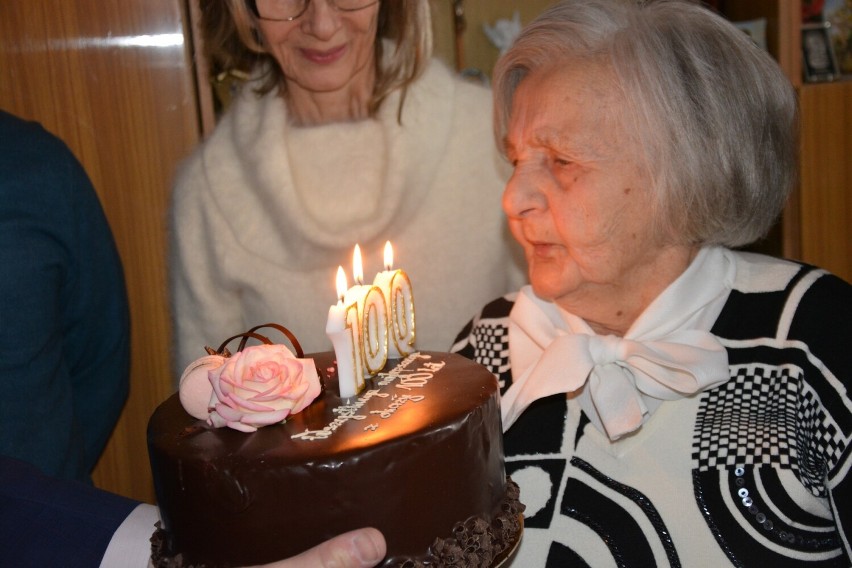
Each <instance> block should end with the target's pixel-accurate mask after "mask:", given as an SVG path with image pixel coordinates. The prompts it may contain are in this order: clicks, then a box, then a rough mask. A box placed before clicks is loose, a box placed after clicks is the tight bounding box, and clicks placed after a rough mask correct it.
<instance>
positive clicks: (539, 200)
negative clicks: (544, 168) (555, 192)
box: [503, 168, 547, 217]
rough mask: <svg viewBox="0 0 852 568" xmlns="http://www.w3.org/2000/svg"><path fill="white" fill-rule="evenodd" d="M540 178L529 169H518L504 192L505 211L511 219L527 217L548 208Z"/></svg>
mask: <svg viewBox="0 0 852 568" xmlns="http://www.w3.org/2000/svg"><path fill="white" fill-rule="evenodd" d="M538 177H539V176H536V175H534V174H533V172H530V171H529V170H527V169H524V168H516V169H515V172H514V173H513V174H512V177H511V178H509V181H508V183H506V189H505V190H503V211H505V212H506V215H508V216H509V217H525V216H527V215H529V214H531V213H533V212H536V211H543V210H545V209H546V208H547V200H546V199H545V197H544V193H543V192H542V191H541V189H540V183H541V180H540V179H537V178H538Z"/></svg>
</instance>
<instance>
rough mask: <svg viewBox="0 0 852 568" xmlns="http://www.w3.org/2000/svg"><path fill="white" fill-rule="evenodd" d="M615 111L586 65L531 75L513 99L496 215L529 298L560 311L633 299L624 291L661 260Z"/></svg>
mask: <svg viewBox="0 0 852 568" xmlns="http://www.w3.org/2000/svg"><path fill="white" fill-rule="evenodd" d="M621 108H622V103H621V102H620V100H619V98H618V94H617V92H616V90H615V89H614V88H613V87H612V83H611V82H610V75H609V72H608V70H607V69H604V68H595V67H591V68H590V67H589V66H573V65H563V66H560V68H558V69H556V68H554V69H551V70H546V71H538V72H535V73H533V74H531V75H529V76H528V77H526V78H525V79H523V81H522V82H521V84H520V86H519V87H518V89H517V91H516V93H515V96H514V100H513V106H512V112H511V116H510V120H509V124H508V131H507V136H506V140H505V143H506V154H507V156H508V158H509V160H510V161H511V162H512V164H513V165H514V173H513V175H512V177H511V179H510V180H509V183H508V184H507V186H506V190H505V193H504V194H503V209H504V210H505V212H506V214H507V215H508V217H509V224H510V227H511V229H512V233H513V235H514V236H515V238H516V239H517V240H518V241H519V242H520V244H521V245H522V246H523V248H524V251H525V253H526V258H527V262H528V264H529V275H530V281H531V283H532V285H533V289H534V290H535V292H536V294H537V295H538V296H539V297H541V298H543V299H547V300H552V301H556V302H557V303H558V304H560V305H562V306H563V307H565V308H566V309H569V310H572V309H573V308H576V307H577V306H578V305H579V306H582V305H583V303H584V302H602V301H606V300H608V299H609V297H610V296H611V295H613V294H617V293H619V291H621V293H624V292H625V291H626V290H627V291H632V292H634V293H641V290H638V291H636V290H631V289H630V287H631V286H632V285H633V284H639V285H641V284H640V283H641V282H642V278H643V275H644V272H645V271H647V268H646V267H647V266H648V263H651V265H652V266H653V261H655V260H657V259H658V256H659V255H660V254H662V251H663V247H661V246H660V244H659V243H658V242H657V241H656V239H655V238H654V231H653V227H652V221H651V219H652V217H651V214H652V209H653V195H652V190H651V187H650V182H649V178H648V176H647V175H646V174H645V173H644V172H643V168H642V167H640V161H639V160H638V158H637V156H639V152H638V148H637V147H636V144H635V142H632V140H633V138H632V137H631V136H629V135H628V132H627V130H626V128H625V127H624V125H623V124H622V123H621V120H620V119H619V116H620V112H619V110H620V109H621ZM574 313H577V311H576V310H575V311H574Z"/></svg>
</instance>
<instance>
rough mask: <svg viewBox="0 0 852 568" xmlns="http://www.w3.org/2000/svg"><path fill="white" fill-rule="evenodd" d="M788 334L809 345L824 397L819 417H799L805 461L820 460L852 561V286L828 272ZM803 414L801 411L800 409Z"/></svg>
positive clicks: (815, 384) (816, 392) (813, 381)
mask: <svg viewBox="0 0 852 568" xmlns="http://www.w3.org/2000/svg"><path fill="white" fill-rule="evenodd" d="M788 338H789V339H790V340H792V341H795V342H797V343H798V344H800V345H803V346H807V347H806V349H807V352H808V353H809V361H811V362H813V365H812V366H805V373H806V375H807V376H806V380H807V383H808V384H809V386H810V388H811V389H813V395H812V397H813V398H814V399H815V400H817V401H819V407H820V409H821V410H820V412H821V414H820V415H819V419H811V420H808V417H807V416H800V418H799V419H800V424H802V426H800V430H801V431H802V436H803V437H806V439H807V440H808V442H809V443H808V444H806V445H805V446H804V447H802V448H800V449H799V451H800V452H802V456H801V457H800V459H802V460H805V461H807V462H810V463H815V464H819V465H818V466H816V469H818V470H820V471H823V472H824V475H825V480H824V484H825V486H826V487H827V488H828V491H829V492H830V494H831V495H830V502H831V504H832V510H833V513H834V515H835V517H836V521H837V522H836V524H837V527H838V529H839V530H841V531H843V532H844V533H845V536H844V539H843V542H844V545H845V550H846V557H847V560H850V559H852V549H850V540H852V534H850V532H849V531H850V529H852V473H850V469H852V389H850V387H852V286H850V285H849V284H848V283H847V282H845V281H843V280H842V279H840V278H838V277H836V276H833V275H831V274H826V275H823V276H821V277H820V278H819V279H817V280H816V282H814V284H813V285H812V286H811V287H810V288H809V289H808V291H807V293H806V294H804V295H803V297H802V299H801V301H800V302H799V306H798V309H797V310H796V315H795V317H794V318H793V321H792V323H791V325H790V332H789V336H788ZM800 414H801V413H800Z"/></svg>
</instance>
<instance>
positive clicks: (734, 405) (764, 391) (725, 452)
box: [692, 364, 802, 471]
mask: <svg viewBox="0 0 852 568" xmlns="http://www.w3.org/2000/svg"><path fill="white" fill-rule="evenodd" d="M730 372H731V375H732V376H731V379H730V380H729V381H728V382H726V383H724V384H723V385H721V386H720V387H718V388H715V389H712V390H709V391H705V392H704V393H703V394H702V396H701V401H700V407H699V410H698V416H697V420H696V423H695V432H694V438H693V454H692V459H693V467H696V468H698V470H699V471H707V470H711V469H730V468H733V467H737V466H748V465H761V464H765V465H770V464H771V465H775V466H780V468H782V469H793V470H797V469H798V468H799V460H798V448H799V444H797V443H796V442H797V438H796V416H797V413H798V406H799V390H800V386H801V384H802V381H801V376H802V374H801V369H797V368H793V367H789V366H785V367H782V368H778V367H775V366H771V365H761V364H754V365H744V366H732V367H731V368H730Z"/></svg>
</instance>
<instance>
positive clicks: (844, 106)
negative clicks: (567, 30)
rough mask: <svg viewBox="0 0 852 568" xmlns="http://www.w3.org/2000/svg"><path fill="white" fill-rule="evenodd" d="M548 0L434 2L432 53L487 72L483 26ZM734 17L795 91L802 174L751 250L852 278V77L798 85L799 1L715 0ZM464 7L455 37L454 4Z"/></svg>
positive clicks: (493, 52) (528, 15)
mask: <svg viewBox="0 0 852 568" xmlns="http://www.w3.org/2000/svg"><path fill="white" fill-rule="evenodd" d="M552 3H553V2H552V0H530V1H525V2H518V1H516V0H463V1H462V2H457V1H454V0H433V2H432V5H433V15H434V25H435V41H436V52H437V53H438V55H439V56H440V57H442V58H444V59H445V60H446V61H448V62H450V63H451V64H455V65H457V66H458V67H459V68H475V69H478V70H480V71H482V72H483V73H484V74H485V75H489V74H490V71H491V69H492V67H493V65H494V62H495V61H496V60H497V58H498V56H499V53H498V50H497V48H495V47H494V46H493V45H492V44H491V43H490V42H489V41H488V38H487V36H486V35H485V32H484V31H483V25H484V24H488V25H493V24H494V22H495V21H496V20H497V19H498V18H504V19H509V18H512V16H513V14H514V12H515V10H518V12H519V14H520V16H521V21H522V23H528V22H529V21H530V20H531V19H532V18H534V17H535V15H536V14H538V13H540V12H541V11H542V10H543V9H544V8H546V7H547V6H549V5H550V4H552ZM715 4H716V5H717V6H718V8H719V10H720V12H721V13H722V14H723V15H725V16H726V17H727V18H728V19H730V20H731V21H735V22H743V21H750V20H755V19H764V20H765V23H766V47H767V50H768V51H769V52H770V53H771V54H772V56H773V57H774V58H775V59H776V60H777V61H778V63H779V65H780V66H781V68H782V69H783V70H784V72H785V73H786V74H787V76H788V77H789V78H790V81H791V82H792V83H793V85H794V86H795V87H796V89H797V91H798V93H799V99H800V105H801V125H802V126H801V129H802V130H801V132H802V136H801V146H800V165H801V174H800V179H799V186H798V188H797V190H796V191H795V192H794V194H793V196H792V197H791V199H790V201H789V204H788V206H787V208H786V210H785V212H784V215H783V218H782V219H781V220H780V222H779V224H778V226H777V227H776V228H775V230H773V231H772V233H771V234H770V236H769V237H768V238H767V240H766V241H765V242H763V243H760V245H759V246H758V247H756V248H758V250H761V251H764V252H769V253H771V254H777V255H783V256H786V257H789V258H794V259H798V260H802V261H804V262H808V263H811V264H816V265H818V266H822V267H823V268H826V269H827V270H830V271H831V272H834V273H835V274H837V275H839V276H841V277H842V278H845V279H846V280H848V281H852V254H850V253H852V251H850V244H852V159H850V156H852V80H840V81H835V82H832V83H819V84H817V83H804V82H803V81H802V55H801V45H802V44H801V10H802V4H801V0H717V1H716V2H715ZM456 7H461V8H463V14H464V23H465V26H464V33H463V34H462V35H461V36H460V37H458V36H457V33H456V25H455V22H456V18H455V17H454V8H456Z"/></svg>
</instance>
